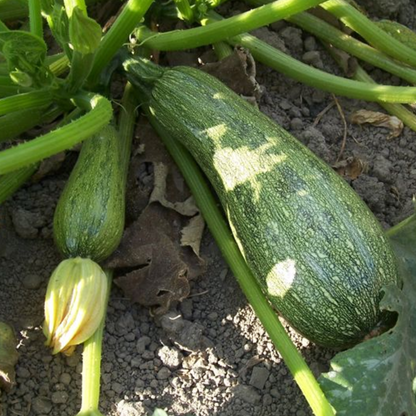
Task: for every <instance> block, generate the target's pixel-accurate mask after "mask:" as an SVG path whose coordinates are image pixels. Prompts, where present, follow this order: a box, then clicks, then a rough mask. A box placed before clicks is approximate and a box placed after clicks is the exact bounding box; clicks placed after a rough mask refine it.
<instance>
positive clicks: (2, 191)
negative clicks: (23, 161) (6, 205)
mask: <svg viewBox="0 0 416 416" xmlns="http://www.w3.org/2000/svg"><path fill="white" fill-rule="evenodd" d="M37 168H38V166H37V165H30V166H25V167H24V168H21V169H19V170H17V171H16V172H11V173H8V174H7V175H2V176H0V205H1V204H2V203H3V202H4V201H5V200H6V199H8V198H9V197H10V196H12V195H13V194H14V193H15V192H16V191H17V190H18V189H19V188H20V187H21V186H22V185H23V184H24V183H25V182H26V181H27V180H28V179H29V178H30V177H31V176H32V175H33V174H34V173H35V171H36V169H37Z"/></svg>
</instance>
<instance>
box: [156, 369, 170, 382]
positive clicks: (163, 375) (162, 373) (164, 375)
mask: <svg viewBox="0 0 416 416" xmlns="http://www.w3.org/2000/svg"><path fill="white" fill-rule="evenodd" d="M170 375H171V371H170V370H169V368H167V367H162V368H161V369H160V370H159V371H158V372H157V375H156V377H157V379H158V380H166V379H168V378H169V377H170Z"/></svg>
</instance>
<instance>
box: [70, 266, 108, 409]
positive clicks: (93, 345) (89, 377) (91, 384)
mask: <svg viewBox="0 0 416 416" xmlns="http://www.w3.org/2000/svg"><path fill="white" fill-rule="evenodd" d="M104 272H105V274H106V276H107V279H108V291H107V299H106V302H105V308H106V310H105V311H104V316H103V319H102V320H101V323H100V325H99V327H98V328H97V330H96V331H95V332H94V335H92V337H90V338H88V339H87V340H86V341H85V342H84V351H83V354H82V403H81V410H80V412H79V413H77V416H102V413H100V411H99V410H98V404H99V401H100V377H101V356H102V344H103V334H104V325H105V317H106V315H107V304H108V299H109V297H110V287H111V279H112V271H111V270H109V269H104ZM92 307H93V306H92Z"/></svg>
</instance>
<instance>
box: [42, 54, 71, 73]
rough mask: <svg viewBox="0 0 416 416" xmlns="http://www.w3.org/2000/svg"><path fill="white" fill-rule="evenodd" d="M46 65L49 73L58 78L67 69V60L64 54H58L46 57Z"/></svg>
mask: <svg viewBox="0 0 416 416" xmlns="http://www.w3.org/2000/svg"><path fill="white" fill-rule="evenodd" d="M46 65H48V66H49V69H50V70H51V72H52V73H53V74H54V75H56V76H57V77H59V75H62V74H63V73H64V72H65V71H67V70H68V68H69V59H68V57H67V56H66V55H65V54H64V53H59V54H56V55H52V56H47V57H46Z"/></svg>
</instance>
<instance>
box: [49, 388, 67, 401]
mask: <svg viewBox="0 0 416 416" xmlns="http://www.w3.org/2000/svg"><path fill="white" fill-rule="evenodd" d="M51 399H52V403H54V404H63V403H66V402H67V401H68V393H67V392H66V391H55V392H53V393H52V396H51Z"/></svg>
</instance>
